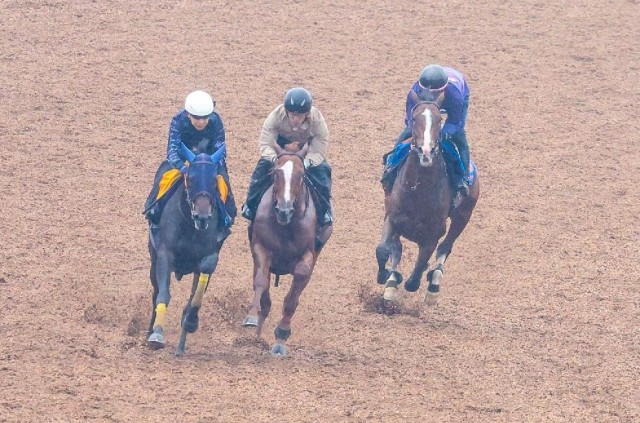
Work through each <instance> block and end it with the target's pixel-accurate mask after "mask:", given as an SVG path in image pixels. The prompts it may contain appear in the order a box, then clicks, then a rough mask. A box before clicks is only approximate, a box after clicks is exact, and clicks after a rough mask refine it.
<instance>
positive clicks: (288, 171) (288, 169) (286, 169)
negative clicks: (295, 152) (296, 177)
mask: <svg viewBox="0 0 640 423" xmlns="http://www.w3.org/2000/svg"><path fill="white" fill-rule="evenodd" d="M280 170H282V172H283V173H284V201H291V175H293V162H292V161H291V160H287V162H286V163H285V164H283V165H282V167H281V168H280Z"/></svg>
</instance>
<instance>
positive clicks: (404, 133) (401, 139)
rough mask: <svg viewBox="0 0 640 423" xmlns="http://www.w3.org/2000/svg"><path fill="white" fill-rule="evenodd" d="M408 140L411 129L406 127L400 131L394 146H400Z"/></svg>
mask: <svg viewBox="0 0 640 423" xmlns="http://www.w3.org/2000/svg"><path fill="white" fill-rule="evenodd" d="M409 138H411V129H410V128H409V127H408V126H407V127H405V128H404V129H403V130H402V132H400V135H398V138H396V142H395V144H394V145H398V144H401V143H403V142H405V141H406V140H408V139H409Z"/></svg>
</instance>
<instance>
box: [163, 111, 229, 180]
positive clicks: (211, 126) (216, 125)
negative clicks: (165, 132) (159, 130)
mask: <svg viewBox="0 0 640 423" xmlns="http://www.w3.org/2000/svg"><path fill="white" fill-rule="evenodd" d="M181 142H183V143H184V144H185V145H186V146H187V147H188V148H189V149H190V150H192V151H197V152H198V153H207V154H213V153H215V152H216V150H218V149H219V148H220V147H222V146H223V145H224V142H225V136H224V126H223V125H222V119H220V116H219V115H218V114H217V113H216V112H213V113H212V114H211V117H210V118H209V123H207V126H205V128H204V129H203V130H202V131H198V130H197V129H196V128H194V126H193V125H192V124H191V121H190V120H189V114H188V113H187V111H186V110H184V109H183V110H180V111H179V112H178V113H177V114H176V115H175V116H174V117H173V119H171V125H170V126H169V142H168V143H167V160H169V163H171V166H173V167H174V168H176V169H180V168H182V166H184V164H185V163H184V157H182V152H181V151H180V143H181ZM221 163H222V164H223V166H225V163H224V158H223V159H222V160H221ZM225 168H226V166H225Z"/></svg>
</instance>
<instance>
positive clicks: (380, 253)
mask: <svg viewBox="0 0 640 423" xmlns="http://www.w3.org/2000/svg"><path fill="white" fill-rule="evenodd" d="M392 232H393V231H392V225H391V219H390V218H389V216H387V217H386V218H385V219H384V224H383V226H382V237H381V239H380V243H379V244H378V247H377V248H376V259H377V260H378V278H377V282H378V283H379V284H384V283H385V282H387V280H388V279H389V275H390V274H391V273H390V272H389V271H388V270H387V261H388V260H389V256H390V255H391V250H392V248H391V239H392V235H393V233H392Z"/></svg>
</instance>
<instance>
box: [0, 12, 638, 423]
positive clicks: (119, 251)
mask: <svg viewBox="0 0 640 423" xmlns="http://www.w3.org/2000/svg"><path fill="white" fill-rule="evenodd" d="M570 3H571V4H567V3H566V2H564V1H555V0H554V1H548V2H540V1H533V0H525V1H519V2H516V1H512V0H507V1H501V2H497V1H495V2H463V1H453V2H447V3H442V2H440V3H430V2H413V1H404V0H396V1H383V0H372V1H368V2H355V1H348V2H343V1H336V0H333V1H332V0H318V1H286V2H280V3H274V2H268V1H254V2H233V1H231V2H221V1H220V2H214V1H203V2H196V1H190V0H184V1H175V0H174V1H157V2H154V3H153V5H152V6H151V3H145V2H142V3H141V2H125V1H113V2H99V1H95V0H94V1H90V0H78V1H55V0H52V1H23V0H5V1H3V2H1V3H0V43H1V44H0V88H1V90H0V93H1V96H2V100H1V101H0V112H1V114H2V116H3V117H2V118H1V119H0V138H1V140H2V147H1V148H2V152H1V154H0V165H1V167H2V169H3V171H2V172H1V173H0V216H1V217H2V218H1V219H0V235H1V236H2V241H3V242H2V247H3V248H2V249H1V250H0V304H1V307H2V311H0V338H1V341H0V421H2V422H4V421H7V422H34V421H48V422H49V421H51V422H56V421H61V422H71V421H100V422H103V421H104V422H109V421H111V422H133V421H144V422H147V421H149V422H155V421H161V420H162V421H168V422H173V421H186V422H211V421H215V422H244V421H246V422H266V421H282V422H336V421H339V422H378V421H380V422H382V421H385V422H395V421H398V422H400V421H402V422H407V421H411V422H425V421H432V422H462V421H483V422H484V421H504V422H507V421H508V422H525V421H532V422H540V421H544V422H547V421H565V422H578V421H585V422H596V421H597V422H636V421H640V381H639V379H640V332H639V329H638V322H639V321H640V288H639V284H638V282H639V280H640V270H639V266H638V261H639V259H640V229H639V226H638V215H639V213H640V205H639V201H638V200H639V198H640V192H639V191H640V190H639V188H638V181H637V179H638V176H639V175H640V157H639V154H638V148H637V143H638V140H639V138H640V137H639V134H640V116H639V113H638V108H637V105H638V104H639V103H640V49H638V45H639V40H640V25H638V22H640V5H639V4H638V1H637V0H614V1H613V2H605V1H603V0H589V1H575V2H570ZM430 62H437V63H442V64H447V65H452V66H456V67H458V68H460V69H461V70H463V71H464V72H465V73H466V74H467V76H468V78H469V82H470V84H471V89H472V98H471V102H472V105H471V109H470V115H469V122H468V134H469V140H470V143H471V146H472V150H473V158H474V160H475V161H476V163H477V164H478V168H479V172H480V175H481V177H482V183H483V192H482V196H481V198H480V202H479V203H478V206H477V208H476V211H475V214H474V215H473V217H472V220H471V223H470V224H469V226H468V227H467V229H466V231H465V232H464V233H463V234H462V236H461V237H460V239H459V240H458V243H457V244H456V246H455V248H454V252H453V254H452V256H451V257H450V259H449V261H448V262H447V272H446V276H445V279H444V284H443V287H442V296H441V299H440V302H439V304H438V306H436V307H426V306H424V305H422V296H423V293H424V287H423V288H421V290H420V291H419V292H418V293H416V294H409V293H407V292H405V291H404V290H402V291H401V294H402V297H401V302H400V306H399V307H398V310H397V311H398V313H396V314H393V315H387V314H384V313H380V312H377V311H376V307H375V304H376V299H377V298H379V296H380V295H381V293H382V289H381V287H380V286H379V285H377V284H376V283H375V271H376V264H375V254H374V251H375V246H376V244H377V242H378V240H379V236H380V230H381V224H382V215H383V193H382V189H381V188H380V185H379V183H378V178H379V175H380V172H381V166H380V156H381V155H382V154H383V153H384V152H385V151H387V150H388V149H389V147H390V146H391V144H392V140H393V139H394V138H395V136H396V135H397V134H398V133H399V131H400V130H401V129H402V120H403V109H404V98H405V95H406V92H407V90H408V89H409V87H410V86H411V84H412V83H413V81H414V80H415V78H416V77H417V75H418V73H419V71H420V69H421V68H422V67H423V66H424V65H425V64H427V63H430ZM295 85H304V86H306V87H308V88H309V89H310V90H311V91H312V92H313V94H314V96H315V100H316V104H317V106H318V108H319V109H320V110H321V111H322V112H323V114H324V115H325V117H326V119H327V121H328V125H329V128H330V131H331V148H330V161H331V164H332V166H333V170H334V199H335V205H336V213H337V216H338V220H337V222H336V225H335V230H334V235H333V238H332V239H331V241H330V243H329V244H328V246H327V248H326V249H325V251H324V252H323V254H322V256H321V257H320V260H319V263H318V266H317V268H316V271H315V273H314V275H313V278H312V282H311V284H310V285H309V287H308V288H307V289H306V291H305V292H304V293H303V295H302V300H301V304H300V307H299V309H298V312H297V314H296V316H295V319H294V324H293V336H292V338H291V339H290V341H289V344H290V348H291V355H290V356H289V357H288V358H286V359H276V358H272V357H271V356H270V355H269V353H268V349H267V348H268V344H270V343H271V342H272V330H273V327H274V326H275V323H276V322H277V319H278V317H279V313H280V310H281V304H282V298H283V296H284V293H285V292H286V289H287V287H288V284H289V282H290V279H287V278H285V279H284V282H283V286H281V287H280V288H278V289H274V290H273V292H274V301H275V306H274V310H273V313H272V315H271V317H270V318H269V320H268V322H267V324H268V325H269V326H268V328H267V330H266V332H267V336H266V337H265V341H262V342H261V341H257V340H255V339H254V337H253V332H252V331H246V330H244V329H242V328H241V327H240V325H239V323H240V320H241V318H242V317H243V315H244V313H245V311H246V307H247V305H248V303H249V300H250V298H251V268H252V264H251V255H250V252H249V246H248V243H247V241H246V236H245V232H246V226H247V224H246V222H245V221H244V220H242V219H240V220H239V221H238V223H237V224H236V226H235V228H234V232H233V234H232V236H231V237H230V238H229V240H228V242H227V243H226V244H225V246H224V249H223V251H222V257H221V262H220V265H219V267H218V270H217V272H216V274H215V275H214V278H213V282H212V285H211V286H210V289H209V291H208V292H207V295H206V296H205V302H204V307H203V310H202V312H201V314H200V316H201V328H200V330H199V331H198V332H197V333H196V334H194V335H192V336H191V337H190V338H189V341H188V354H187V355H186V356H185V357H182V358H176V357H174V356H173V348H174V347H175V345H176V343H177V340H178V335H179V316H180V313H181V310H182V307H183V304H184V303H185V301H186V298H187V293H188V290H189V282H186V283H185V282H184V281H183V282H176V283H174V284H173V290H172V294H173V299H172V303H171V306H170V307H169V313H168V330H167V336H168V348H166V349H164V350H161V351H151V350H149V349H148V348H147V347H146V346H145V331H146V327H147V324H148V318H149V315H150V312H151V297H150V293H151V287H150V283H149V278H148V272H149V258H148V253H147V251H146V239H147V228H146V222H145V220H144V219H143V217H142V216H141V214H140V211H141V208H142V203H143V201H144V199H145V198H146V195H147V192H148V190H149V187H150V184H151V180H152V177H153V173H154V172H155V169H156V167H157V165H158V164H159V162H160V160H161V159H162V157H163V155H164V153H165V147H166V136H167V130H168V124H169V120H170V117H171V116H172V115H173V114H174V113H175V112H176V111H177V110H178V109H179V108H180V106H181V104H182V101H183V99H184V96H185V95H186V94H187V93H188V92H190V91H191V90H193V89H198V88H202V89H206V90H209V91H210V92H212V93H213V94H214V95H215V96H216V98H217V100H218V105H219V110H220V114H221V116H222V118H223V120H224V122H225V125H226V128H227V138H228V145H229V166H230V173H231V178H232V182H233V188H234V190H235V192H236V195H237V197H238V199H239V201H240V202H242V201H243V200H244V196H245V194H246V189H247V185H248V182H249V175H250V173H251V171H252V170H253V167H254V165H255V162H256V161H257V159H258V152H257V137H258V134H259V131H260V127H261V125H262V122H263V120H264V118H265V117H266V115H267V114H268V113H269V111H270V110H271V109H272V108H273V107H275V105H276V104H278V102H279V101H281V98H282V96H283V94H284V92H285V91H286V90H287V88H289V87H291V86H295ZM415 258H416V248H415V247H414V246H412V245H407V246H406V251H405V256H404V260H403V264H402V271H403V273H404V274H405V275H407V274H408V273H409V271H410V269H411V268H412V265H413V262H414V261H415Z"/></svg>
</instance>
